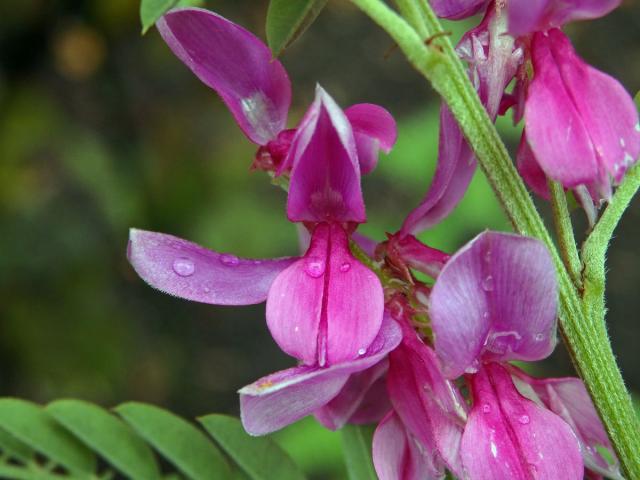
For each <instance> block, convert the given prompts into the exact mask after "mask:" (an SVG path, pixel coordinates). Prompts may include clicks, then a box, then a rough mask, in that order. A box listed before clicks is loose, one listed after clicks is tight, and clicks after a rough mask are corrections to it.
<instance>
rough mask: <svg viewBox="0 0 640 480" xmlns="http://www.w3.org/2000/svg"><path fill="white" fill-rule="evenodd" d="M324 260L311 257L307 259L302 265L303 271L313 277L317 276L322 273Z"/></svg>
mask: <svg viewBox="0 0 640 480" xmlns="http://www.w3.org/2000/svg"><path fill="white" fill-rule="evenodd" d="M324 268H325V266H324V260H322V259H321V258H316V257H311V258H308V259H307V263H306V265H305V266H304V271H305V272H307V275H309V276H310V277H313V278H318V277H320V276H321V275H322V274H324Z"/></svg>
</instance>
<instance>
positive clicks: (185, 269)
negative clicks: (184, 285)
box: [173, 257, 196, 277]
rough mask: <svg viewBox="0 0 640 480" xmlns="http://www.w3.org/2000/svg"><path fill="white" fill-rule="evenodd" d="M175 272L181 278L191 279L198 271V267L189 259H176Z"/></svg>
mask: <svg viewBox="0 0 640 480" xmlns="http://www.w3.org/2000/svg"><path fill="white" fill-rule="evenodd" d="M173 271H174V272H176V274H178V275H180V276H181V277H190V276H191V275H193V272H195V271H196V266H195V265H194V263H193V261H192V260H189V259H188V258H182V257H181V258H176V259H175V260H174V261H173Z"/></svg>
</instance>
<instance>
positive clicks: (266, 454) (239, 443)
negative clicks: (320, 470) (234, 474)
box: [198, 415, 304, 480]
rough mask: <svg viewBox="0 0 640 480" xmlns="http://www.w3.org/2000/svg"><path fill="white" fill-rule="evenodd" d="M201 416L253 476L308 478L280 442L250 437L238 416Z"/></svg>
mask: <svg viewBox="0 0 640 480" xmlns="http://www.w3.org/2000/svg"><path fill="white" fill-rule="evenodd" d="M198 420H199V421H200V423H201V424H202V425H203V426H204V428H205V430H207V432H208V433H209V434H210V435H211V436H212V437H213V438H214V439H215V440H216V442H218V444H219V445H220V446H221V447H222V449H223V450H224V451H225V452H226V453H227V454H228V455H229V456H230V457H231V458H232V459H233V460H234V461H235V462H236V463H237V464H238V465H239V466H240V468H241V469H242V470H243V471H244V472H245V473H246V474H247V476H248V477H249V478H250V479H252V480H271V479H274V478H277V479H278V480H302V479H304V475H303V474H302V472H301V471H300V469H299V468H298V467H297V466H296V465H295V464H294V463H293V461H292V460H291V458H290V457H289V455H287V454H286V453H285V452H284V451H283V450H282V449H281V448H280V446H278V444H277V443H275V442H274V441H273V440H271V439H270V438H267V437H250V436H249V435H248V434H247V433H245V431H244V430H243V428H242V425H241V424H240V421H239V420H238V419H236V418H233V417H228V416H226V415H207V416H204V417H200V418H199V419H198Z"/></svg>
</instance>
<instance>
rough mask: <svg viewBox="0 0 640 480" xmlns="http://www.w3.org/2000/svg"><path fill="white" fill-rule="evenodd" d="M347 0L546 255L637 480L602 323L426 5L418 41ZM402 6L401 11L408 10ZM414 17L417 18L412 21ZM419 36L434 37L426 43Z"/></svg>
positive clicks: (639, 432) (380, 12)
mask: <svg viewBox="0 0 640 480" xmlns="http://www.w3.org/2000/svg"><path fill="white" fill-rule="evenodd" d="M351 1H352V2H353V3H354V4H355V5H356V6H358V7H359V8H360V9H361V10H362V11H363V12H365V13H366V14H367V15H368V16H369V17H371V19H372V20H373V21H374V22H376V23H377V24H378V25H380V26H381V27H382V28H383V29H384V30H386V32H387V33H388V34H389V35H390V36H391V37H392V38H393V39H394V40H395V42H396V43H397V44H398V46H399V47H400V49H402V51H403V52H404V54H405V56H406V57H407V59H408V60H409V62H410V63H411V64H412V65H413V66H414V68H416V70H418V71H419V72H420V73H421V74H422V75H423V76H424V77H426V78H427V79H428V80H429V81H430V82H431V85H432V86H433V88H434V89H435V90H436V91H437V92H438V93H439V94H440V95H441V96H442V97H443V98H444V100H445V101H446V103H447V104H448V105H449V108H450V109H451V111H452V113H453V115H454V116H455V118H456V120H457V121H458V123H459V125H460V128H461V129H462V131H463V133H464V135H465V137H466V138H467V140H468V142H469V144H470V146H471V147H472V149H473V151H474V152H475V154H476V157H477V159H478V163H479V165H480V167H481V168H482V170H483V172H484V173H485V175H486V176H487V179H488V180H489V183H490V184H491V187H492V188H493V190H494V192H495V194H496V196H497V198H498V200H499V201H500V203H501V204H502V206H503V208H504V210H505V212H506V214H507V216H508V218H509V220H510V221H511V223H512V224H513V227H514V229H515V230H516V231H517V232H519V233H521V234H523V235H532V236H535V237H538V238H539V239H541V240H542V241H543V242H544V243H545V244H546V245H547V247H548V248H549V250H550V252H551V254H552V257H553V259H554V262H555V265H556V269H557V273H558V284H559V287H560V292H559V295H560V328H561V333H562V336H563V339H564V341H565V344H566V345H567V349H568V350H569V352H570V354H571V358H572V359H573V362H574V365H575V367H576V370H577V372H578V374H579V375H580V376H581V377H582V379H583V381H584V383H585V385H586V387H587V389H588V391H589V393H590V394H591V397H592V399H593V401H594V404H595V405H596V408H597V409H598V412H599V413H600V416H601V418H602V420H603V423H604V425H605V428H606V429H607V432H608V433H609V436H610V438H611V441H612V444H613V445H614V447H615V449H616V451H617V453H618V457H619V459H620V462H621V464H622V467H623V470H624V471H625V473H626V475H627V476H628V477H629V478H640V455H638V453H637V452H640V428H639V421H638V418H637V417H636V415H635V412H634V410H633V408H632V407H631V400H630V396H629V393H628V392H627V390H626V388H625V386H624V382H623V380H622V375H621V374H620V370H619V369H618V367H617V364H616V360H615V357H614V355H613V352H612V350H611V345H610V343H609V339H608V337H607V335H606V326H605V323H604V316H598V318H593V317H591V318H588V317H587V316H586V315H585V309H584V308H583V303H582V299H581V298H580V296H579V294H578V291H577V290H576V288H575V285H574V282H573V281H572V279H571V276H570V275H569V273H568V271H567V269H566V268H565V265H564V263H563V261H562V259H561V257H560V255H559V254H558V251H557V249H556V248H555V245H554V243H553V241H552V239H551V236H550V235H549V232H548V231H547V229H546V227H545V225H544V222H543V221H542V218H541V217H540V214H539V213H538V211H537V210H536V208H535V206H534V204H533V201H532V200H531V197H530V195H529V193H528V191H527V189H526V187H525V185H524V183H523V182H522V180H521V179H520V177H519V175H518V172H517V171H516V169H515V167H514V165H513V162H512V161H511V159H510V157H509V154H508V152H507V150H506V148H505V146H504V144H503V142H502V140H501V139H500V136H499V135H498V132H497V131H496V129H495V127H494V125H493V122H492V121H491V119H490V118H489V116H488V115H487V112H486V111H485V109H484V107H483V105H482V104H481V102H480V99H479V98H478V95H477V93H476V91H475V89H474V88H473V85H472V84H471V82H470V81H469V79H468V77H467V74H466V72H465V68H464V66H463V65H462V62H461V61H460V59H459V58H458V57H457V55H456V54H455V52H454V50H453V46H452V45H451V42H450V40H449V39H448V38H447V37H446V35H443V34H442V33H443V31H442V28H441V26H440V23H439V21H438V20H437V18H436V17H435V15H434V13H433V11H432V10H431V8H430V6H429V5H428V3H427V2H426V0H420V1H419V0H412V1H413V4H414V6H415V7H417V9H416V8H411V10H408V9H407V10H406V11H407V16H408V19H409V21H410V22H411V23H414V24H417V23H418V22H421V25H420V26H419V27H416V28H419V30H420V31H421V32H422V35H421V34H420V33H418V32H417V31H416V29H414V27H412V26H411V25H410V24H409V23H407V21H405V19H403V18H402V17H400V16H399V15H398V14H397V13H395V12H394V11H393V10H391V9H390V8H389V7H388V6H387V5H386V4H385V3H383V2H382V1H380V0H351ZM408 1H409V0H407V2H408ZM402 3H404V2H401V6H403V9H404V7H405V6H407V5H408V4H405V5H402ZM418 9H419V10H418ZM418 11H419V12H420V15H416V14H415V12H418ZM424 33H427V34H428V35H429V37H431V38H435V37H434V36H438V38H436V39H435V40H434V41H432V42H426V43H425V38H423V36H424V35H423V34H424Z"/></svg>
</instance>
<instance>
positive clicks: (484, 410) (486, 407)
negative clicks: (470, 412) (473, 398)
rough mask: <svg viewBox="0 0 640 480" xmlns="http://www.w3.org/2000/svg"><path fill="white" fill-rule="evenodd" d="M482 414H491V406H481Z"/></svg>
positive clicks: (486, 404)
mask: <svg viewBox="0 0 640 480" xmlns="http://www.w3.org/2000/svg"><path fill="white" fill-rule="evenodd" d="M482 413H491V405H489V404H488V403H485V404H484V405H482Z"/></svg>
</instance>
